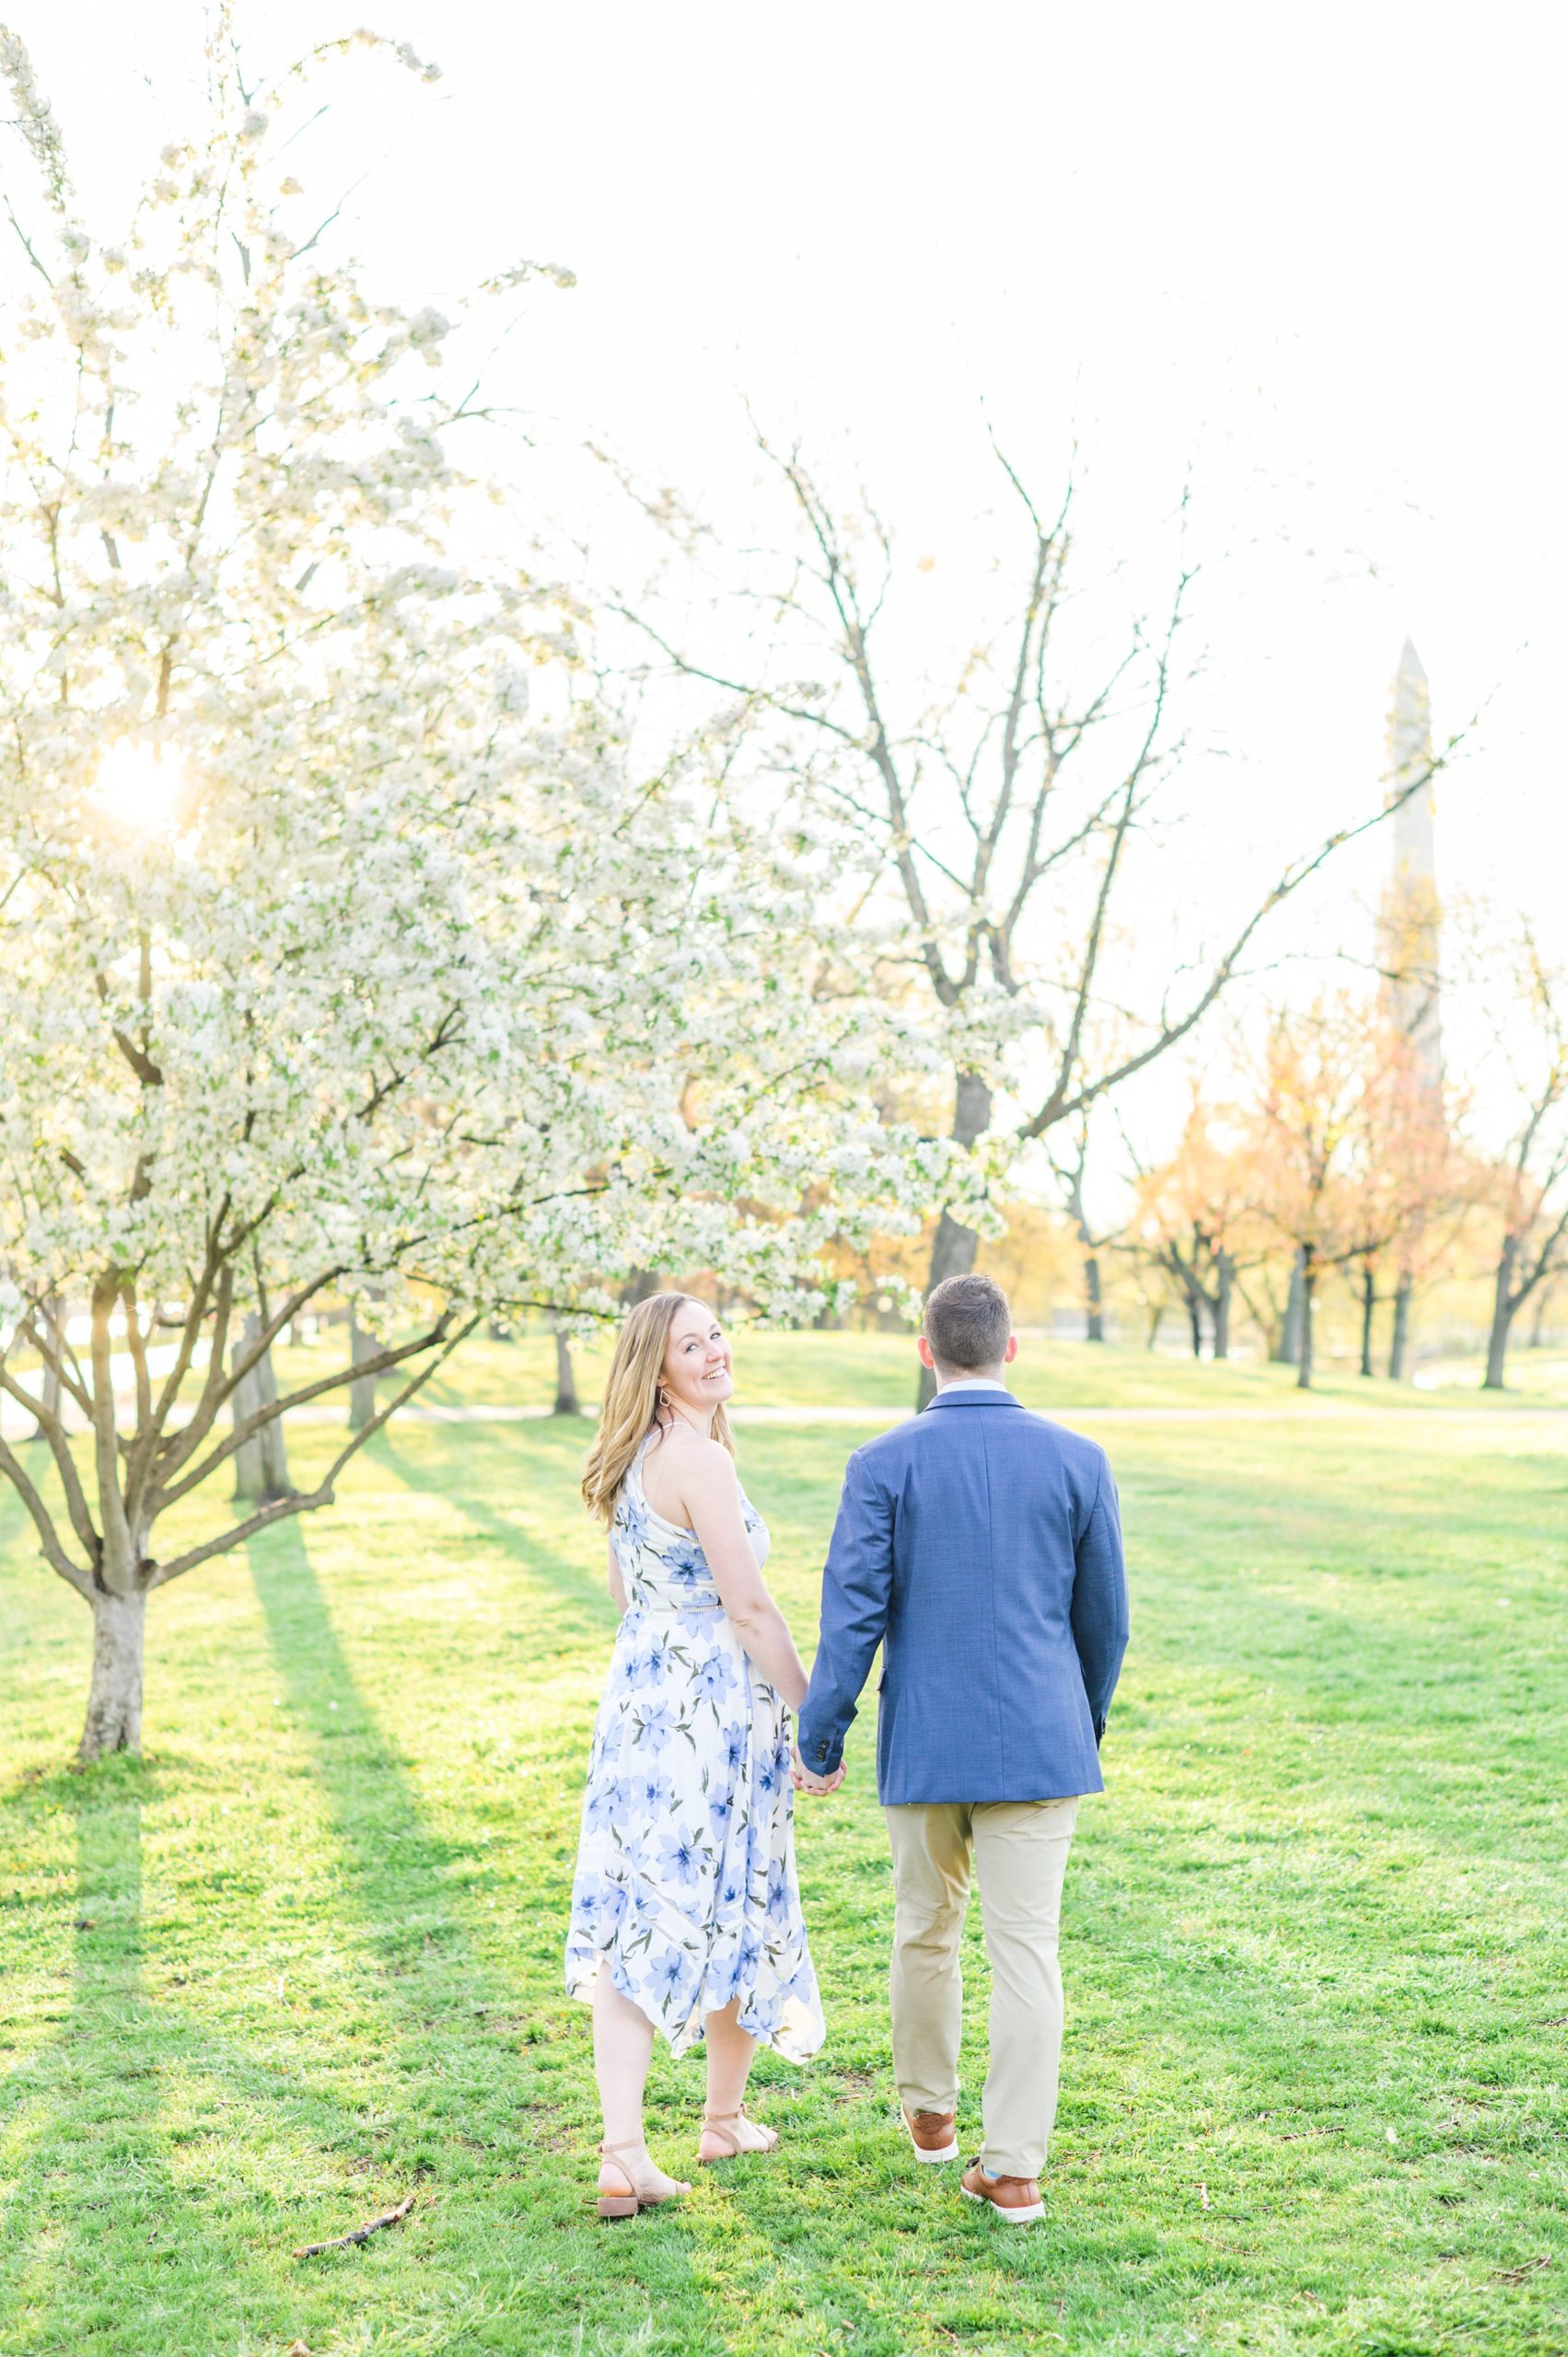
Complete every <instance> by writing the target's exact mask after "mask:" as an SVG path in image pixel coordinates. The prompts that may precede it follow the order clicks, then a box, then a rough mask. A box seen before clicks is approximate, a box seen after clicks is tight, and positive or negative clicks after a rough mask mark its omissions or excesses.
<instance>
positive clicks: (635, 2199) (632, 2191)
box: [598, 2144, 691, 2221]
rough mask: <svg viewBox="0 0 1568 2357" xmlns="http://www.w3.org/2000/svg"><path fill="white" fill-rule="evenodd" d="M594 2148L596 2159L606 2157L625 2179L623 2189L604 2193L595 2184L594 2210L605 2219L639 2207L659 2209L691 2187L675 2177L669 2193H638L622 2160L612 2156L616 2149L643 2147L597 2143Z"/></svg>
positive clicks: (633, 2212) (682, 2197)
mask: <svg viewBox="0 0 1568 2357" xmlns="http://www.w3.org/2000/svg"><path fill="white" fill-rule="evenodd" d="M598 2149H599V2157H600V2159H601V2160H606V2161H609V2162H610V2165H611V2167H613V2168H615V2169H618V2170H619V2171H620V2173H621V2176H622V2177H624V2178H625V2180H626V2190H625V2192H624V2193H606V2191H605V2189H604V2188H603V2187H602V2186H600V2188H599V2193H598V2214H599V2216H600V2217H601V2218H603V2219H605V2220H607V2221H608V2220H610V2219H611V2218H634V2217H635V2216H636V2214H637V2212H638V2211H639V2210H662V2209H663V2208H664V2205H665V2203H666V2202H667V2201H683V2200H685V2198H686V2196H687V2195H688V2194H689V2193H690V2192H691V2187H690V2186H689V2185H683V2184H681V2183H680V2182H679V2180H678V2181H677V2184H676V2188H675V2190H674V2192H673V2193H640V2192H639V2191H638V2189H637V2180H636V2178H635V2177H633V2174H632V2172H631V2170H630V2169H629V2168H628V2167H627V2165H626V2164H625V2162H624V2161H618V2160H616V2159H615V2157H614V2156H615V2154H617V2153H635V2152H639V2151H641V2150H642V2149H643V2148H642V2147H641V2146H640V2145H637V2144H601V2145H600V2146H599V2148H598Z"/></svg>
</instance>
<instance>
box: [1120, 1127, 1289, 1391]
mask: <svg viewBox="0 0 1568 2357" xmlns="http://www.w3.org/2000/svg"><path fill="white" fill-rule="evenodd" d="M1128 1150H1129V1153H1130V1154H1131V1153H1132V1148H1131V1146H1129V1149H1128ZM1132 1159H1133V1163H1134V1167H1135V1168H1136V1169H1137V1173H1138V1201H1137V1211H1136V1213H1135V1215H1134V1219H1133V1222H1132V1234H1133V1236H1134V1237H1135V1238H1136V1241H1137V1245H1138V1248H1139V1249H1140V1250H1141V1251H1142V1252H1143V1253H1144V1255H1145V1256H1146V1257H1147V1258H1148V1259H1150V1260H1153V1261H1154V1262H1155V1263H1156V1265H1157V1266H1158V1267H1160V1268H1163V1269H1164V1270H1165V1271H1167V1274H1168V1276H1169V1277H1170V1280H1171V1283H1172V1284H1173V1286H1174V1287H1175V1289H1176V1292H1177V1295H1178V1297H1179V1299H1180V1301H1181V1302H1182V1304H1183V1305H1184V1306H1185V1308H1186V1311H1187V1319H1188V1329H1189V1332H1190V1333H1191V1341H1192V1355H1193V1357H1194V1358H1199V1357H1201V1356H1202V1348H1203V1327H1204V1322H1205V1319H1206V1320H1207V1323H1208V1328H1209V1332H1210V1335H1211V1337H1212V1345H1213V1350H1214V1357H1215V1358H1216V1359H1227V1358H1228V1357H1229V1356H1230V1343H1231V1320H1232V1312H1233V1308H1234V1305H1235V1302H1236V1299H1237V1296H1238V1295H1240V1290H1241V1280H1242V1278H1243V1277H1244V1276H1246V1275H1247V1274H1248V1273H1249V1271H1252V1270H1254V1269H1261V1268H1262V1267H1264V1266H1265V1264H1266V1263H1267V1261H1268V1259H1269V1257H1270V1252H1271V1249H1272V1248H1273V1245H1274V1239H1273V1237H1272V1233H1271V1231H1270V1229H1269V1226H1268V1225H1267V1223H1266V1222H1265V1221H1264V1220H1263V1219H1262V1218H1261V1217H1260V1213H1259V1211H1258V1207H1257V1202H1256V1192H1257V1190H1256V1188H1255V1185H1254V1183H1253V1179H1252V1174H1251V1172H1250V1170H1249V1161H1248V1155H1247V1153H1246V1151H1245V1147H1244V1144H1243V1143H1242V1137H1241V1128H1240V1121H1239V1117H1238V1116H1237V1112H1236V1111H1235V1109H1234V1108H1231V1107H1227V1106H1224V1105H1219V1104H1212V1103H1210V1102H1209V1101H1208V1100H1207V1099H1206V1098H1204V1097H1202V1094H1201V1093H1200V1092H1199V1091H1198V1090H1197V1089H1196V1088H1195V1089H1194V1090H1193V1092H1192V1097H1191V1103H1190V1105H1189V1108H1188V1112H1187V1119H1186V1121H1185V1122H1184V1124H1183V1127H1182V1132H1181V1136H1180V1139H1179V1143H1178V1145H1177V1148H1176V1151H1175V1153H1174V1154H1173V1155H1170V1157H1169V1158H1168V1160H1167V1161H1166V1162H1164V1163H1161V1164H1159V1165H1157V1166H1156V1167H1151V1168H1144V1167H1143V1165H1142V1164H1141V1163H1139V1161H1138V1158H1137V1156H1136V1155H1133V1156H1132Z"/></svg>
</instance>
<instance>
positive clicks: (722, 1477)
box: [669, 1431, 740, 1497]
mask: <svg viewBox="0 0 1568 2357" xmlns="http://www.w3.org/2000/svg"><path fill="white" fill-rule="evenodd" d="M669 1464H670V1467H671V1469H674V1467H675V1466H676V1465H679V1468H680V1480H681V1484H682V1486H683V1487H684V1488H685V1489H687V1490H689V1491H692V1492H695V1493H696V1494H697V1495H698V1496H699V1497H714V1496H721V1495H724V1494H726V1492H729V1491H731V1490H736V1489H738V1488H739V1486H740V1482H739V1476H738V1474H737V1472H736V1469H735V1459H734V1457H732V1456H731V1455H730V1453H729V1451H728V1449H727V1448H726V1447H725V1446H723V1444H722V1442H719V1441H716V1440H709V1439H707V1438H705V1436H704V1435H703V1434H702V1433H694V1432H691V1431H688V1432H686V1433H685V1434H682V1436H681V1437H680V1438H679V1440H677V1441H675V1443H674V1445H673V1446H672V1447H671V1449H670V1454H669Z"/></svg>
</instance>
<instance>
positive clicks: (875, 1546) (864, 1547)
mask: <svg viewBox="0 0 1568 2357" xmlns="http://www.w3.org/2000/svg"><path fill="white" fill-rule="evenodd" d="M892 1592H893V1504H892V1500H891V1498H890V1497H889V1496H887V1495H886V1494H885V1493H884V1492H883V1491H882V1490H880V1489H879V1488H878V1486H877V1481H876V1480H875V1479H874V1477H873V1475H872V1473H871V1471H870V1469H869V1468H868V1467H867V1466H866V1464H865V1459H864V1458H863V1457H862V1456H861V1454H860V1452H859V1450H858V1449H857V1450H856V1452H855V1454H854V1456H853V1457H851V1458H850V1461H849V1464H848V1465H847V1467H846V1468H845V1469H844V1486H843V1495H842V1497H841V1499H840V1500H839V1517H838V1520H837V1522H836V1523H835V1524H834V1525H833V1536H832V1541H831V1543H830V1546H829V1549H828V1561H827V1564H826V1566H825V1568H824V1570H823V1573H822V1627H821V1634H820V1636H819V1639H818V1643H817V1659H816V1661H815V1663H814V1664H813V1666H812V1670H811V1683H810V1686H809V1687H808V1688H807V1695H806V1700H805V1701H804V1702H803V1703H802V1704H801V1706H800V1712H799V1716H798V1724H797V1730H796V1733H797V1740H798V1742H799V1745H800V1756H801V1758H802V1759H803V1760H804V1761H805V1762H806V1765H807V1768H808V1769H809V1770H810V1771H811V1772H812V1774H813V1775H814V1776H830V1775H831V1774H832V1772H833V1771H834V1769H835V1768H837V1766H838V1765H839V1762H840V1761H841V1760H842V1758H843V1751H844V1736H845V1734H846V1732H847V1730H848V1728H849V1725H850V1723H851V1721H852V1720H853V1719H854V1715H855V1705H856V1703H857V1702H858V1701H859V1699H860V1694H861V1690H862V1689H863V1688H864V1686H865V1681H866V1679H867V1678H868V1677H869V1676H870V1674H871V1664H872V1661H873V1659H874V1657H875V1655H876V1652H877V1646H878V1645H879V1644H880V1643H881V1642H882V1637H883V1633H884V1631H885V1630H886V1628H887V1625H888V1608H889V1602H890V1600H891V1597H892Z"/></svg>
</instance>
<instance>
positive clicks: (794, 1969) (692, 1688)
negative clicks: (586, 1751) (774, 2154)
mask: <svg viewBox="0 0 1568 2357" xmlns="http://www.w3.org/2000/svg"><path fill="white" fill-rule="evenodd" d="M652 1437H653V1435H652V1434H649V1440H651V1439H652ZM647 1448H648V1441H645V1442H644V1443H643V1446H642V1448H641V1449H640V1450H639V1451H638V1453H637V1456H636V1457H635V1459H634V1460H633V1464H632V1466H631V1468H630V1469H629V1470H628V1472H627V1475H626V1479H625V1480H624V1481H623V1482H622V1484H621V1495H620V1498H619V1499H618V1501H617V1504H616V1510H615V1519H614V1523H613V1525H612V1527H611V1534H610V1535H611V1541H612V1544H613V1545H614V1548H615V1558H616V1562H618V1564H619V1565H620V1568H621V1579H622V1580H623V1581H624V1583H625V1587H626V1604H627V1608H626V1613H625V1617H624V1618H623V1620H621V1628H620V1632H619V1634H618V1635H617V1637H616V1640H615V1651H614V1654H613V1655H612V1656H611V1659H610V1676H609V1678H608V1679H607V1681H606V1684H605V1689H604V1700H603V1701H602V1703H601V1704H600V1706H599V1713H598V1724H597V1725H596V1727H595V1730H594V1742H593V1751H592V1754H591V1756H590V1759H589V1762H588V1782H587V1794H586V1796H585V1799H584V1804H583V1829H582V1840H581V1843H580V1846H579V1848H578V1852H577V1874H576V1881H575V1885H574V1887H573V1891H572V1922H571V1928H570V1930H569V1932H568V1933H567V1936H566V1988H567V1991H568V1994H569V1995H571V1996H573V1997H578V1998H582V1999H583V2000H584V2001H585V2002H587V2003H591V2002H592V1998H593V1992H594V1984H595V1982H596V1980H598V1966H599V1958H600V1957H601V1956H604V1957H607V1958H608V1959H609V1963H610V1973H611V1975H612V1977H613V1979H614V1982H615V1986H616V1987H617V1988H618V1989H619V1990H620V1991H621V1994H622V1995H623V1996H627V1997H630V1998H631V1999H632V2001H633V2003H634V2004H637V2005H640V2006H641V2008H642V2010H643V2011H644V2013H645V2014H647V2015H648V2017H649V2019H650V2020H651V2021H652V2022H653V2024H654V2026H655V2027H656V2029H661V2030H662V2031H663V2032H664V2034H665V2036H666V2038H668V2040H669V2044H670V2046H671V2048H672V2049H673V2050H674V2052H675V2053H677V2054H683V2053H684V2052H685V2051H686V2050H687V2049H688V2048H689V2047H691V2046H692V2045H694V2044H695V2043H696V2041H697V2040H698V2038H701V2037H702V2035H703V2015H704V2014H711V2013H717V2012H718V2011H719V2010H720V2009H721V2008H722V2007H723V2006H725V2005H727V2004H728V2003H729V2002H730V2000H731V1998H732V1997H738V1998H739V1999H740V2011H739V2014H738V2020H739V2024H740V2026H741V2028H742V2029H747V2030H749V2031H750V2032H751V2034H752V2036H753V2037H754V2038H760V2039H761V2040H762V2041H763V2042H764V2043H765V2044H767V2045H769V2046H774V2047H776V2048H777V2049H778V2050H779V2052H780V2053H781V2054H784V2055H786V2056H788V2058H789V2059H790V2060H791V2061H804V2060H805V2059H806V2057H807V2055H810V2054H815V2053H816V2051H817V2049H818V2048H819V2046H820V2045H821V2043H822V2039H823V2037H824V2034H825V2033H824V2028H823V2023H822V2007H821V2001H820V1999H819V1995H818V1992H817V1976H816V1974H815V1972H814V1971H813V1970H812V1968H811V1957H810V1954H809V1952H808V1950H807V1945H806V1925H805V1922H803V1920H802V1917H801V1912H800V1891H799V1887H798V1885H797V1883H796V1872H795V1825H794V1800H795V1795H794V1793H793V1791H792V1789H791V1785H790V1772H789V1771H790V1731H789V1713H788V1712H787V1710H786V1709H785V1707H784V1703H783V1702H782V1701H780V1700H779V1697H778V1695H777V1694H776V1693H775V1692H774V1690H773V1689H772V1687H771V1686H770V1685H769V1684H768V1683H767V1681H766V1679H765V1678H762V1677H761V1674H760V1673H759V1672H758V1671H757V1670H756V1669H755V1668H754V1667H753V1666H752V1664H751V1662H750V1661H749V1658H748V1656H747V1655H746V1652H745V1649H744V1648H743V1646H742V1644H741V1642H740V1639H739V1637H738V1635H737V1633H736V1631H735V1630H734V1628H733V1627H732V1626H731V1623H730V1620H729V1619H728V1616H727V1615H726V1611H725V1608H724V1606H723V1605H722V1604H721V1602H720V1601H719V1596H718V1591H717V1589H716V1588H715V1587H714V1581H713V1574H712V1573H711V1572H710V1571H709V1569H708V1565H707V1561H706V1558H705V1557H704V1555H703V1550H702V1546H701V1543H700V1542H699V1540H698V1538H697V1535H696V1533H695V1532H694V1531H691V1530H685V1529H682V1528H681V1527H680V1525H679V1523H674V1522H669V1521H668V1520H667V1519H666V1518H665V1516H664V1515H661V1514H659V1513H658V1512H657V1511H656V1508H655V1507H653V1506H652V1505H650V1504H649V1503H648V1498H647V1492H645V1489H644V1487H643V1458H644V1457H645V1455H646V1453H647ZM741 1505H742V1509H743V1511H744V1514H745V1518H746V1527H747V1528H748V1530H749V1532H750V1534H751V1544H752V1546H753V1548H754V1549H755V1550H756V1554H757V1562H758V1564H759V1566H761V1564H762V1563H764V1562H766V1561H767V1555H768V1531H767V1526H766V1525H765V1524H764V1522H763V1521H762V1518H761V1515H759V1514H758V1512H757V1510H756V1508H755V1507H754V1506H753V1505H752V1504H751V1502H750V1500H749V1498H747V1497H745V1496H744V1494H743V1495H742V1499H741Z"/></svg>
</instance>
